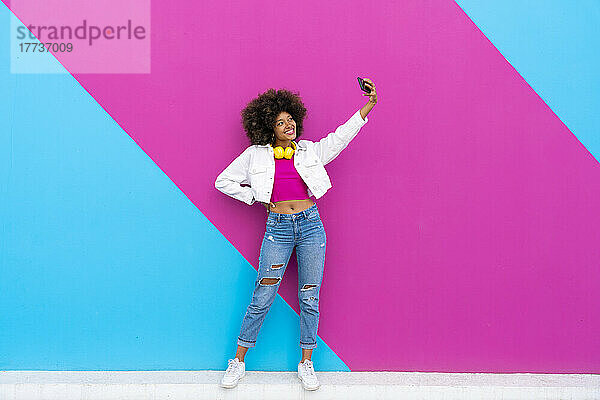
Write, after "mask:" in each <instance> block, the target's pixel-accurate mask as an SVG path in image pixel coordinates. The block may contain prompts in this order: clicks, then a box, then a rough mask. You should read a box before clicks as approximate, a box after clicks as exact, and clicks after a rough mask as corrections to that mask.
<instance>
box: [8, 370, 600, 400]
mask: <svg viewBox="0 0 600 400" xmlns="http://www.w3.org/2000/svg"><path fill="white" fill-rule="evenodd" d="M222 375H223V371H0V400H113V399H115V400H117V399H118V400H180V399H182V400H183V399H186V400H187V399H190V400H191V399H193V400H203V399H210V400H215V399H236V400H242V399H252V400H257V399H264V400H270V399H273V400H284V399H291V400H295V399H298V400H300V399H315V400H325V399H327V400H329V399H332V400H333V399H335V400H338V399H342V400H352V399H360V400H368V399H390V400H392V399H393V400H438V399H439V400H471V399H473V400H474V399H477V400H482V399H485V400H488V399H489V400H513V399H515V400H517V399H518V400H520V399H523V400H584V399H585V400H600V375H598V374H447V373H428V372H317V377H318V378H319V380H320V382H321V388H320V389H318V390H317V391H314V392H306V391H305V390H304V389H303V388H302V386H301V385H300V381H299V380H298V378H297V374H296V373H294V372H255V371H247V372H246V376H245V377H244V378H243V379H242V380H241V381H240V383H239V384H238V386H237V387H236V388H234V389H223V388H221V387H219V385H218V383H219V381H220V379H221V376H222Z"/></svg>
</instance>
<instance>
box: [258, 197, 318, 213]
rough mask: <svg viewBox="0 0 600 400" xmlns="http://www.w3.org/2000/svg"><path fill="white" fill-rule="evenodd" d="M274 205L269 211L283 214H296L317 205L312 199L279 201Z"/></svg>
mask: <svg viewBox="0 0 600 400" xmlns="http://www.w3.org/2000/svg"><path fill="white" fill-rule="evenodd" d="M274 204H275V206H274V207H273V206H269V211H273V212H276V213H282V214H294V213H298V212H300V211H304V210H306V209H307V208H310V207H312V206H313V205H314V204H315V202H314V201H313V200H312V199H311V198H308V199H304V200H284V201H278V202H276V203H274Z"/></svg>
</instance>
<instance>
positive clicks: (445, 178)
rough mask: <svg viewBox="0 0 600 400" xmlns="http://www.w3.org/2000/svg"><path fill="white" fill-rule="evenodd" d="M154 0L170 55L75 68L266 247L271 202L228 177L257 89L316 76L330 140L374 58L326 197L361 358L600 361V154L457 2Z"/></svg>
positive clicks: (510, 363) (444, 362)
mask: <svg viewBox="0 0 600 400" xmlns="http://www.w3.org/2000/svg"><path fill="white" fill-rule="evenodd" d="M282 10H285V15H284V14H282ZM152 12H153V18H152V21H153V25H152V32H153V35H155V37H156V38H160V40H153V41H152V43H153V46H152V52H153V53H152V74H150V75H142V76H119V75H116V76H114V75H110V76H105V75H81V76H79V75H76V76H75V78H76V79H78V81H79V82H81V84H82V85H83V87H84V88H85V89H86V90H88V92H89V93H90V94H91V95H92V96H94V98H95V99H96V100H97V101H98V103H99V104H101V105H102V106H103V107H104V108H105V109H106V110H107V111H108V112H109V113H110V115H111V116H113V117H114V118H115V120H116V121H117V122H118V123H119V124H120V125H121V126H122V127H124V128H125V130H126V131H127V132H128V133H129V134H130V135H131V136H132V137H133V139H134V140H135V141H136V143H138V144H139V145H140V147H141V148H142V149H143V150H144V151H145V152H146V154H148V155H149V156H150V157H151V158H152V159H153V160H154V161H155V162H156V163H157V164H158V166H159V167H160V168H161V169H162V170H163V171H165V173H166V174H167V175H168V176H169V177H170V178H171V179H172V181H173V182H175V184H177V186H178V187H179V188H181V190H182V191H183V192H184V193H185V194H186V195H187V196H188V198H190V199H191V200H192V201H193V202H194V204H196V206H197V207H198V208H199V209H200V210H202V212H203V213H204V214H205V215H206V216H207V217H208V218H209V219H210V220H211V221H212V222H213V223H214V224H215V226H216V227H218V229H219V230H220V231H221V232H223V234H224V235H225V237H227V239H228V240H229V241H230V242H231V243H232V244H233V245H234V246H235V247H236V248H237V249H238V250H239V251H240V253H241V254H242V255H243V256H244V257H245V258H246V260H248V261H249V262H250V263H251V264H256V261H257V259H258V254H259V245H260V237H261V236H262V234H263V232H264V219H265V210H264V208H261V207H262V206H260V205H256V206H255V207H248V206H246V205H245V204H242V203H241V202H235V201H234V200H232V199H229V198H226V197H225V196H224V195H222V194H221V193H219V192H217V191H216V190H215V189H214V179H215V177H216V175H217V174H218V173H219V172H220V171H221V170H222V169H223V168H224V167H225V166H226V165H227V164H228V163H229V162H230V161H231V160H232V159H233V157H234V156H235V155H237V154H239V152H241V150H242V149H243V148H244V147H245V146H246V144H247V142H246V139H245V137H244V134H243V131H242V129H241V124H240V121H239V112H240V110H241V109H242V107H243V106H244V105H245V104H246V103H247V101H249V100H250V99H251V98H253V97H254V96H256V94H257V93H259V92H261V91H263V90H265V89H266V88H268V87H271V86H273V87H278V88H279V87H286V88H290V89H294V90H299V91H300V93H301V95H302V96H303V98H304V100H305V102H306V104H307V107H308V108H309V114H308V118H307V120H306V124H305V128H306V132H305V138H307V139H311V140H318V139H320V138H322V137H323V136H324V135H325V134H327V133H328V132H331V131H332V130H333V129H335V127H337V126H338V124H339V123H341V122H343V121H344V120H345V118H347V117H349V116H350V115H352V114H353V113H354V112H355V111H356V109H357V108H358V107H360V106H362V105H363V104H364V102H366V100H365V99H364V98H363V97H361V92H360V90H359V89H358V88H357V86H356V76H357V75H360V76H366V77H370V78H372V79H373V80H374V81H375V83H376V84H377V86H378V92H379V94H380V96H381V97H380V102H379V103H378V104H377V106H376V107H375V109H374V110H373V111H372V113H371V114H370V115H369V120H370V122H369V124H368V126H365V127H363V129H362V130H361V132H360V133H359V134H358V136H357V137H356V138H355V139H354V140H353V142H352V143H351V144H350V145H349V146H348V147H347V148H346V149H345V150H344V151H343V153H342V154H341V155H340V157H338V158H337V159H336V160H335V161H334V162H333V163H331V164H329V165H328V166H327V167H328V172H329V173H330V176H331V178H332V182H333V188H332V190H331V191H330V192H328V193H327V194H326V195H325V196H324V197H323V198H322V199H319V200H318V204H319V209H320V210H321V211H322V213H321V215H322V217H323V220H324V224H325V227H326V230H327V238H328V248H327V260H326V266H325V271H326V272H325V274H326V275H325V278H324V282H323V289H322V292H321V296H320V299H319V303H320V305H321V311H322V314H321V315H322V317H321V323H320V326H319V332H320V335H321V337H322V338H323V339H324V340H325V341H326V342H327V344H328V345H329V346H330V347H331V349H332V350H333V351H335V352H336V354H339V355H340V357H341V358H342V359H343V360H344V362H345V363H346V364H347V365H348V366H349V367H350V368H351V369H352V370H397V371H438V372H490V371H493V372H563V373H565V372H567V373H569V372H580V373H585V372H598V371H600V361H599V360H600V353H599V351H600V349H598V346H597V345H596V343H597V332H598V329H600V325H599V324H600V298H599V297H598V296H596V295H595V293H597V292H598V291H599V290H600V286H599V285H600V275H599V274H600V270H598V268H597V265H599V264H600V254H599V253H598V246H597V243H598V242H600V231H599V230H598V229H597V226H599V225H600V213H598V205H597V199H598V198H600V166H599V165H598V162H597V161H596V160H595V159H594V158H593V157H592V155H591V154H590V153H589V152H588V151H587V150H586V149H585V147H584V146H583V145H582V144H581V142H579V141H578V140H577V138H576V137H575V136H573V135H572V134H571V133H570V132H569V130H568V129H567V127H566V126H565V125H564V124H563V123H562V122H561V120H560V119H558V118H557V116H556V115H555V114H554V113H553V112H552V111H551V110H550V109H549V108H548V106H547V105H546V104H545V103H544V102H543V101H542V100H541V99H540V97H539V96H538V95H537V94H536V93H535V92H534V91H533V90H532V89H531V87H530V86H529V85H528V84H527V83H526V82H525V81H524V80H523V78H522V77H521V76H520V75H519V74H518V73H517V72H516V71H515V69H514V68H513V67H512V66H511V65H510V64H509V63H507V62H506V60H505V59H504V58H503V57H502V55H501V54H500V53H499V52H498V50H497V49H496V48H495V47H494V46H493V45H492V44H491V43H490V42H489V40H488V39H487V38H486V37H485V36H484V35H483V34H482V33H481V32H480V31H479V30H478V29H477V27H476V26H475V25H474V24H473V23H472V21H471V20H470V19H469V18H468V17H467V16H466V15H465V13H464V12H463V11H462V10H461V9H460V7H459V6H458V5H457V4H456V3H455V2H452V1H448V0H428V1H423V0H410V1H403V2H393V1H381V2H375V3H373V5H371V6H370V7H369V10H368V12H365V10H364V2H360V1H354V0H350V1H344V2H341V1H331V2H322V1H316V0H307V1H303V2H284V3H282V2H280V1H275V0H268V1H265V2H259V3H256V2H227V1H226V2H218V3H214V4H211V6H210V7H208V6H206V4H205V3H202V2H199V3H194V5H193V6H189V5H187V6H186V7H183V6H174V5H173V3H167V2H154V3H153V9H152ZM341 16H343V17H341ZM272 21H282V22H281V25H280V24H279V23H278V22H272ZM361 28H362V29H361ZM190 38H195V39H196V40H192V41H190V40H189V39H190ZM288 271H289V272H293V269H288ZM296 283H297V282H296V276H295V275H293V274H292V275H288V274H287V273H286V278H285V279H284V284H283V287H282V288H281V290H280V293H281V294H282V297H283V298H284V299H285V300H286V301H287V302H288V304H294V303H296V302H297V292H296V289H297V286H296ZM227 315H229V314H227ZM231 318H232V319H234V318H233V317H231ZM269 344H272V342H270V343H269ZM269 349H270V350H272V348H270V347H269ZM317 353H318V352H317Z"/></svg>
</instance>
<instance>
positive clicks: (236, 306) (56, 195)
mask: <svg viewBox="0 0 600 400" xmlns="http://www.w3.org/2000/svg"><path fill="white" fill-rule="evenodd" d="M9 15H10V11H9V10H8V9H7V8H6V7H5V6H4V5H0V20H8V18H9ZM8 42H9V41H8V38H7V30H5V29H2V30H0V54H1V55H2V57H1V61H2V62H1V63H0V91H1V93H0V94H2V96H0V121H1V122H2V131H0V144H1V145H0V203H1V206H0V221H1V224H2V225H1V226H2V230H1V231H0V277H1V278H0V293H2V295H1V296H0V354H1V356H0V369H2V370H37V369H42V370H154V369H161V370H164V369H167V370H195V369H211V370H219V369H224V368H225V367H226V366H227V359H228V358H231V357H232V356H233V354H235V350H236V337H237V334H238V332H239V327H240V322H241V318H242V316H243V314H244V312H245V307H246V305H247V300H248V298H249V296H250V293H251V291H252V288H253V284H254V280H255V275H256V274H255V271H254V270H253V269H252V266H251V265H250V264H249V263H248V262H247V261H246V260H245V259H244V258H243V257H242V256H241V255H240V254H239V252H238V251H237V250H236V249H235V248H234V247H233V246H232V245H231V243H229V242H228V241H227V240H226V239H225V238H224V237H223V235H221V233H220V232H219V231H218V230H217V229H216V228H215V227H214V226H213V225H212V224H211V223H210V221H208V220H207V219H206V218H205V217H204V215H203V214H202V213H200V212H199V211H198V209H197V208H196V207H195V206H194V205H193V204H192V203H191V202H190V201H189V199H188V198H187V197H186V196H185V195H184V194H183V193H182V192H181V191H180V190H179V189H178V188H177V187H176V186H175V185H174V184H173V182H172V181H171V180H170V179H169V178H168V177H167V176H166V175H165V174H164V173H163V172H162V171H161V170H160V169H159V168H158V167H157V166H156V164H155V163H154V162H153V161H152V160H151V159H150V158H149V157H148V156H147V155H146V154H145V153H144V152H143V151H142V150H141V149H140V148H139V146H138V145H137V144H136V143H135V142H134V141H133V140H131V138H130V137H129V136H128V135H127V134H126V133H125V132H124V131H123V130H122V129H121V128H120V127H119V126H118V125H117V124H116V123H115V121H114V120H113V119H112V118H111V117H110V116H109V115H108V114H107V113H106V112H105V111H104V110H103V109H102V108H101V107H100V106H99V105H98V104H97V103H96V101H95V100H94V99H93V98H92V97H91V96H90V95H89V94H88V93H87V92H86V91H85V90H84V89H83V88H82V87H81V86H80V85H79V83H78V82H77V81H75V80H74V79H73V77H72V76H71V75H70V74H68V73H67V74H59V75H50V74H28V75H15V74H10V73H9V70H8V66H9V63H8V62H7V57H8V48H7V44H8ZM47 62H54V63H55V64H57V65H55V68H62V67H61V66H60V64H58V63H57V62H56V60H54V61H52V60H51V59H49V60H47ZM298 326H299V319H298V316H297V315H296V314H295V313H294V311H293V310H292V309H291V308H290V307H289V306H288V305H287V304H286V303H285V302H284V301H283V300H282V299H281V298H280V297H278V298H277V300H276V301H275V303H274V305H273V307H272V310H271V312H270V316H269V319H268V320H267V321H266V322H265V325H264V327H263V330H262V331H261V334H260V336H259V342H258V343H257V350H256V351H255V354H252V357H248V360H247V362H248V368H249V369H261V370H271V371H273V370H277V371H281V370H287V371H295V370H296V365H297V362H298V360H299V356H300V351H299V345H298V342H299V333H298ZM318 346H319V351H318V352H317V353H315V362H316V364H317V365H319V368H320V369H321V370H348V368H347V367H346V366H345V365H344V363H343V362H342V361H341V360H340V359H339V357H337V356H336V355H335V353H333V352H332V351H331V350H330V349H329V348H328V346H327V345H326V344H325V343H324V342H323V341H321V340H319V342H318ZM0 397H1V396H0Z"/></svg>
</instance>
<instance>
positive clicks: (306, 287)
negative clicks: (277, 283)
mask: <svg viewBox="0 0 600 400" xmlns="http://www.w3.org/2000/svg"><path fill="white" fill-rule="evenodd" d="M317 286H318V285H314V284H310V285H309V284H307V285H304V286H302V288H301V289H300V291H305V290H310V289H313V288H316V287H317Z"/></svg>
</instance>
